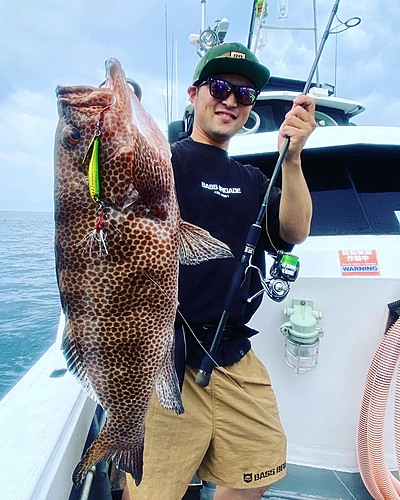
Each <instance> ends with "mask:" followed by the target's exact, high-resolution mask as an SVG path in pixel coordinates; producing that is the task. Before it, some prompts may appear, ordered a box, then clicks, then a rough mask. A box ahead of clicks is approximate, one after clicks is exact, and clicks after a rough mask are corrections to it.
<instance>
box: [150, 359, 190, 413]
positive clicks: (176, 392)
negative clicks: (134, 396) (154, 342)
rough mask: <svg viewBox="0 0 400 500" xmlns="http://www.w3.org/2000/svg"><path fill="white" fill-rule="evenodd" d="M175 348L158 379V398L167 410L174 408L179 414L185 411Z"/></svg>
mask: <svg viewBox="0 0 400 500" xmlns="http://www.w3.org/2000/svg"><path fill="white" fill-rule="evenodd" d="M173 352H174V351H173V350H172V349H171V351H170V352H169V353H168V354H167V356H166V358H165V362H164V364H163V366H162V367H161V370H160V372H159V374H158V376H157V380H156V392H157V396H158V400H159V401H160V403H161V404H162V406H164V408H166V409H167V410H174V411H175V413H176V414H177V415H181V414H182V413H184V411H185V410H184V408H183V404H182V397H181V391H180V389H179V380H178V375H177V374H176V370H175V366H174V362H173Z"/></svg>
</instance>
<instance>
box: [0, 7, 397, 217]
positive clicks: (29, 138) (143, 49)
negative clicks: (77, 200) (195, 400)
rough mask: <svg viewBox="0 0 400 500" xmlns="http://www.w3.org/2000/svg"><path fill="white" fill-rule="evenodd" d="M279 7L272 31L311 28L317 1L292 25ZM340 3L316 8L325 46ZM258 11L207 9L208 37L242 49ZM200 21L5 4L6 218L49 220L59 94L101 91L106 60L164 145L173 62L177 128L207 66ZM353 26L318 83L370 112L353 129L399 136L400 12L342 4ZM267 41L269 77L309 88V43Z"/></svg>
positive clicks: (1, 27)
mask: <svg viewBox="0 0 400 500" xmlns="http://www.w3.org/2000/svg"><path fill="white" fill-rule="evenodd" d="M281 1H282V0H281ZM277 3H278V0H270V1H269V2H268V17H267V20H266V22H267V23H268V24H271V25H274V26H285V25H286V26H303V27H304V26H311V25H312V24H313V11H312V0H301V1H300V0H287V3H288V18H287V20H286V21H279V20H278V17H277ZM333 3H334V1H333V0H317V27H318V40H320V38H321V36H322V33H323V31H324V29H325V26H326V23H327V21H328V18H329V15H330V12H331V9H332V6H333ZM252 5H253V0H224V1H221V0H207V3H206V13H207V15H206V27H208V26H211V27H214V24H215V21H216V20H217V19H222V18H223V17H226V18H227V19H228V20H229V22H230V27H229V31H228V34H227V37H226V41H239V42H242V43H243V44H245V45H246V44H247V38H248V31H249V26H250V17H251V10H252ZM201 12H202V10H201V1H200V0H163V1H158V0H130V1H128V0H113V1H107V2H106V1H104V0H97V1H94V0H68V1H67V2H66V1H61V0H35V1H32V0H1V2H0V43H1V50H0V61H1V64H0V172H1V182H0V210H23V211H52V210H53V148H54V132H55V128H56V126H57V121H58V116H57V107H56V97H55V93H54V90H55V87H56V86H57V85H92V86H98V85H99V84H100V83H101V82H102V81H103V79H104V62H105V61H106V60H107V59H108V58H110V57H116V58H117V59H119V60H120V62H121V63H122V66H123V68H124V70H125V73H126V74H127V76H128V77H130V78H132V79H134V80H136V81H137V82H139V84H140V86H141V87H142V90H143V98H142V104H143V106H144V107H145V108H146V109H147V111H149V112H150V114H151V115H152V116H153V118H154V119H155V120H156V122H157V123H158V125H159V126H160V128H161V130H162V131H163V132H165V133H166V130H167V125H166V123H167V122H166V88H167V79H166V59H167V57H168V73H169V77H171V74H174V75H175V74H177V85H173V84H172V82H171V80H170V79H169V84H168V86H169V89H171V88H174V94H173V95H172V97H171V96H170V99H171V98H172V106H170V108H171V109H172V111H173V115H172V118H173V119H174V120H175V119H179V118H180V117H181V116H182V114H183V111H184V108H185V105H186V103H187V94H186V89H187V87H188V85H190V84H191V83H192V75H193V72H194V69H195V67H196V64H197V62H198V61H199V57H198V56H197V54H196V49H195V47H194V46H193V45H191V44H190V43H189V35H190V34H192V33H199V32H200V30H201ZM354 16H358V17H360V18H361V19H362V22H361V24H360V25H359V26H357V27H355V28H352V29H350V30H348V31H345V32H343V33H341V34H339V35H337V36H333V35H331V36H330V37H329V39H328V41H327V44H326V47H325V50H324V53H323V56H322V59H321V63H320V66H319V72H320V82H321V83H324V82H327V83H330V84H334V83H335V82H336V88H337V96H338V97H342V98H346V99H351V100H355V101H358V102H361V103H362V104H363V105H364V106H366V111H365V112H364V113H363V114H362V115H360V116H359V117H357V118H355V119H353V121H354V122H355V123H357V124H358V125H389V126H396V127H397V126H400V99H399V97H398V96H397V88H398V81H399V79H400V56H399V53H400V51H399V46H400V30H399V29H398V26H399V25H400V4H399V2H398V0H341V2H340V5H339V11H338V17H339V18H340V19H341V20H342V21H346V20H347V19H349V18H351V17H354ZM336 24H338V22H335V23H334V25H336ZM262 38H263V39H262V44H263V45H264V47H263V48H262V50H257V56H258V57H259V59H260V61H261V62H262V63H263V64H265V65H266V66H267V67H268V68H269V69H270V71H271V74H272V75H274V76H283V77H290V78H298V79H304V80H306V79H307V76H308V73H309V71H310V68H311V65H312V62H313V58H314V35H313V33H312V32H308V31H282V30H268V31H265V30H263V35H262ZM173 60H174V61H176V63H177V64H176V66H174V67H173V65H172V62H173ZM335 61H336V64H335ZM335 67H336V69H335Z"/></svg>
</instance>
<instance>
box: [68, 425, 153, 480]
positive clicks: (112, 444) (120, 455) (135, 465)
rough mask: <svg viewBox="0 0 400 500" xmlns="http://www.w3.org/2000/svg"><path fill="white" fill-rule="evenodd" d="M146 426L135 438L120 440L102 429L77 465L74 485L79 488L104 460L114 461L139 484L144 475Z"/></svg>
mask: <svg viewBox="0 0 400 500" xmlns="http://www.w3.org/2000/svg"><path fill="white" fill-rule="evenodd" d="M144 434H145V433H144V426H143V429H142V431H141V432H140V434H139V436H135V440H134V441H133V442H131V441H125V440H124V442H122V443H121V442H118V439H115V438H114V439H113V438H112V437H111V435H110V434H109V433H108V432H107V430H106V428H104V429H102V430H101V432H100V434H99V435H98V436H97V438H96V439H95V440H94V441H93V443H92V444H91V446H90V447H89V448H88V450H87V452H86V454H85V456H84V457H83V458H82V460H81V461H80V462H79V463H78V465H77V466H76V467H75V470H74V472H73V475H72V481H73V483H74V485H75V486H76V487H77V488H79V487H80V486H81V485H82V483H83V481H84V479H85V477H86V475H87V473H88V472H89V470H90V469H91V468H92V467H93V466H94V465H96V464H97V463H98V462H100V461H102V460H104V461H106V462H109V461H112V462H113V463H114V465H115V466H116V467H118V468H119V469H121V470H123V471H125V472H129V473H130V474H132V477H133V478H134V480H135V483H136V486H139V484H140V482H141V481H142V476H143V452H144Z"/></svg>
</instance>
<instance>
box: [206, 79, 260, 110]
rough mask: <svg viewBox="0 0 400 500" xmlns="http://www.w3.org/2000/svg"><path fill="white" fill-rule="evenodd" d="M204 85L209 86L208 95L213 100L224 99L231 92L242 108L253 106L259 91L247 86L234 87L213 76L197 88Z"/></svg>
mask: <svg viewBox="0 0 400 500" xmlns="http://www.w3.org/2000/svg"><path fill="white" fill-rule="evenodd" d="M205 83H208V84H209V85H210V94H211V95H212V97H215V99H226V98H227V97H228V96H229V94H230V93H231V92H234V94H235V97H236V100H237V102H238V103H239V104H243V105H244V106H251V105H252V104H254V102H255V100H256V99H257V97H258V94H259V93H260V91H259V90H257V89H255V88H254V87H249V86H248V85H234V84H233V83H230V82H228V81H226V80H223V79H222V78H215V77H214V76H209V77H208V78H207V80H205V81H204V82H202V83H200V85H199V86H198V87H199V88H200V87H201V86H202V85H204V84H205Z"/></svg>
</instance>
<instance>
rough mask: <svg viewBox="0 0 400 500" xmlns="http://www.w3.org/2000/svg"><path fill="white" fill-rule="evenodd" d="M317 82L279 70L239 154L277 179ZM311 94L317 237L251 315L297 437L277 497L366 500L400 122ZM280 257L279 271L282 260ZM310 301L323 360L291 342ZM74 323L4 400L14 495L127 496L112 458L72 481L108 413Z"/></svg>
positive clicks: (309, 165)
mask: <svg viewBox="0 0 400 500" xmlns="http://www.w3.org/2000/svg"><path fill="white" fill-rule="evenodd" d="M304 83H305V82H303V81H300V80H293V79H287V78H279V77H272V78H271V79H270V81H269V82H268V84H267V85H266V87H265V88H264V89H263V91H262V92H261V94H260V96H259V99H258V101H257V103H256V106H255V108H254V109H253V111H252V113H251V116H250V118H249V121H248V123H247V124H246V125H245V127H244V128H243V130H242V131H241V133H240V134H238V135H237V136H236V137H235V138H234V139H232V141H231V143H230V148H229V154H230V155H231V156H233V157H234V158H236V159H238V160H239V161H241V162H242V163H250V164H252V165H254V166H257V167H259V168H260V169H261V170H262V171H263V172H264V173H266V175H268V176H269V177H270V176H271V174H272V171H273V168H274V166H275V163H276V160H277V157H278V154H277V151H276V144H277V134H278V132H277V131H278V128H279V125H280V123H282V121H283V117H284V115H285V113H286V112H287V111H288V109H289V108H290V106H291V101H292V100H293V98H294V97H295V96H296V95H297V94H298V93H299V92H301V91H302V89H303V87H304ZM311 93H312V94H313V95H314V97H315V99H316V120H317V123H318V125H319V126H318V128H317V130H316V131H315V132H314V133H313V135H312V136H311V137H310V139H309V140H308V142H307V144H306V147H305V149H304V151H303V155H302V163H303V169H304V172H305V177H306V179H307V182H308V185H309V188H310V191H311V195H312V198H313V206H314V216H313V221H312V226H311V234H310V236H309V238H308V239H307V240H306V241H305V242H304V243H303V244H301V245H299V246H297V247H296V248H295V252H296V254H297V255H298V256H299V258H300V274H299V277H298V279H297V280H296V281H294V282H293V283H291V284H290V286H291V291H290V294H289V295H288V296H287V297H286V298H284V299H283V300H282V301H279V302H275V301H273V300H270V299H269V298H268V297H265V298H264V301H263V304H262V306H261V307H260V309H259V311H258V312H257V314H256V315H255V316H254V318H253V319H252V321H251V324H250V326H251V327H253V328H255V329H257V330H259V331H260V332H261V333H260V334H259V335H257V336H256V337H254V338H253V346H254V349H255V352H256V354H257V355H258V357H259V358H260V359H261V360H262V361H263V362H264V364H265V365H266V366H267V368H268V371H269V373H270V375H271V380H272V384H273V387H274V391H275V394H276V397H277V400H278V405H279V409H280V414H281V419H282V423H283V426H284V428H285V431H286V434H287V436H288V442H289V447H288V474H287V476H286V478H284V479H283V480H282V481H280V482H278V483H275V484H274V485H272V486H271V488H270V489H269V490H268V491H267V492H266V493H265V494H264V497H263V498H271V499H277V498H279V499H288V500H289V499H290V500H300V499H302V500H307V499H309V500H311V499H313V500H333V499H344V500H347V499H357V500H366V499H369V498H373V497H372V496H371V495H370V494H369V493H368V491H367V489H366V488H365V486H364V484H363V481H362V478H361V476H360V472H359V465H358V461H357V425H358V419H359V414H360V408H361V403H362V396H363V390H364V386H365V380H366V376H367V372H368V368H369V366H370V363H371V360H372V358H373V356H374V353H375V351H376V349H377V348H378V346H379V344H380V342H381V340H382V339H383V337H384V336H385V332H386V331H387V329H388V326H389V325H390V324H391V323H393V321H394V318H395V313H393V312H390V309H389V308H388V304H392V303H394V302H395V301H397V300H398V299H400V259H398V258H396V255H398V253H399V251H400V231H399V229H400V188H399V185H398V182H396V180H397V179H398V173H397V171H398V165H399V160H400V128H399V127H374V126H369V127H367V126H355V125H354V123H353V122H352V120H353V119H354V117H356V116H357V115H358V114H360V113H362V112H363V111H364V106H363V105H362V104H360V103H358V102H355V101H350V100H346V99H341V98H338V97H336V96H335V95H333V93H332V89H330V88H329V87H324V86H321V85H318V84H314V85H313V86H312V88H311ZM189 132H190V109H189V110H187V112H186V113H185V117H184V120H183V121H179V123H174V124H173V125H172V127H171V133H170V140H171V141H172V140H179V139H181V138H183V137H184V136H185V135H187V134H188V133H189ZM278 182H279V181H278ZM266 259H267V269H269V268H270V267H271V265H272V264H273V262H274V261H273V259H272V258H271V256H267V257H266ZM299 310H300V311H301V313H302V314H303V313H304V314H307V315H308V316H309V317H310V318H314V319H313V320H312V327H311V330H314V331H317V332H318V335H317V337H318V339H317V340H318V346H317V349H316V350H315V351H314V353H313V357H312V361H311V364H309V365H301V366H300V365H296V364H295V363H294V362H293V359H294V358H293V352H290V351H289V348H288V343H287V338H288V335H287V332H288V330H290V329H291V328H293V325H294V319H293V316H292V315H293V312H295V311H299ZM314 313H315V314H314ZM285 325H286V326H285ZM63 327H64V317H63V315H61V317H60V324H59V328H58V333H57V340H56V342H55V343H54V345H53V346H51V347H50V349H49V350H48V351H47V352H46V353H45V354H44V355H43V356H42V358H41V359H40V360H39V361H38V362H37V363H36V364H35V365H34V366H33V367H32V368H31V370H29V372H28V373H27V374H26V375H25V376H24V377H23V378H22V379H21V380H20V381H19V382H18V383H17V384H16V386H15V387H14V388H13V389H12V390H11V391H10V392H9V393H8V394H7V395H6V396H5V397H4V398H3V399H2V400H1V401H0V442H1V443H2V448H1V451H0V484H1V489H0V500H50V499H51V500H75V499H76V500H77V499H78V498H79V499H81V500H85V499H89V500H111V499H117V498H118V499H119V498H121V496H122V488H123V484H124V483H123V477H122V478H121V477H119V476H118V474H115V471H114V475H113V476H110V474H109V470H108V467H107V465H106V464H104V463H102V464H98V465H97V467H96V468H94V469H93V470H92V471H91V472H90V473H89V474H88V476H87V480H86V481H85V483H84V485H83V486H82V488H81V489H80V490H79V491H78V490H76V489H75V488H74V487H73V485H72V480H71V475H72V471H73V469H74V467H75V465H76V464H77V463H78V461H79V459H80V457H81V455H82V452H83V451H84V450H85V449H86V448H87V446H88V445H89V444H90V442H91V441H92V440H93V439H94V437H95V436H96V434H97V433H98V431H99V428H101V425H102V422H103V421H104V412H103V411H102V410H101V408H99V407H96V405H95V403H94V402H93V401H92V400H91V399H90V398H88V397H87V396H86V395H85V394H84V393H83V392H82V390H81V388H80V386H79V385H78V384H77V383H76V381H75V379H74V378H73V377H72V375H71V374H70V373H69V372H68V371H67V368H66V363H65V360H64V357H63V356H62V353H61V351H60V345H61V338H62V332H63ZM282 332H284V333H285V332H286V336H285V335H282ZM322 334H323V336H322ZM291 356H292V357H291ZM317 356H318V357H317ZM394 399H395V397H394V391H393V389H392V390H391V392H390V394H389V400H388V405H387V430H388V432H386V434H385V438H384V445H385V451H386V464H387V467H388V468H389V469H390V470H395V469H396V468H397V465H396V453H395V443H394V438H393V435H392V434H393V433H390V432H389V431H390V430H391V429H392V427H393V421H394V418H395V411H394V406H395V404H394ZM200 488H201V486H200V485H199V484H193V485H192V486H191V487H189V489H188V492H187V494H186V495H185V497H184V498H185V499H189V498H199V490H200ZM210 498H211V497H210ZM168 500H172V499H168Z"/></svg>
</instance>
